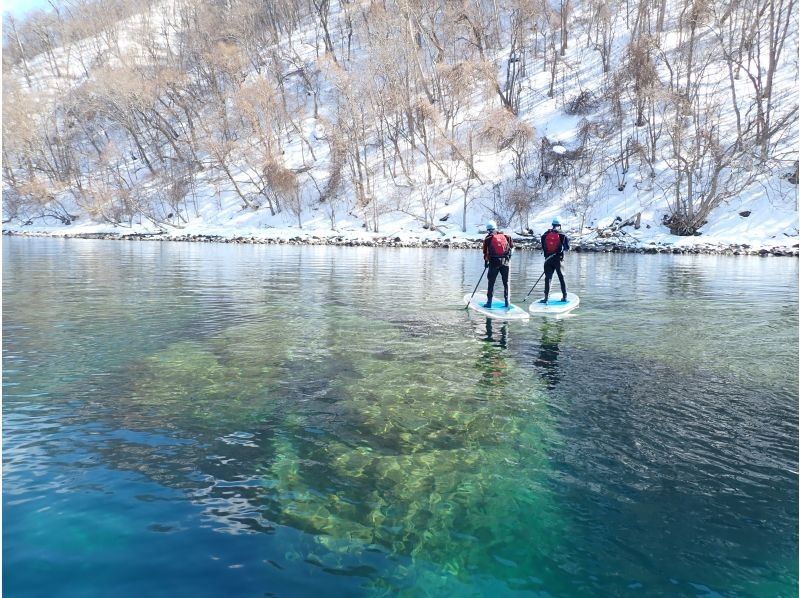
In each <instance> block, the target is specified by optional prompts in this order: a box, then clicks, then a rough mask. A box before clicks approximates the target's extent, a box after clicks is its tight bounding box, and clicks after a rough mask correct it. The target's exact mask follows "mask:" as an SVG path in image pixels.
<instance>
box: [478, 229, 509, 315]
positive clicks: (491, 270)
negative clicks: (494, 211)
mask: <svg viewBox="0 0 800 598" xmlns="http://www.w3.org/2000/svg"><path fill="white" fill-rule="evenodd" d="M513 248H514V242H513V241H512V240H511V237H509V236H508V235H507V234H505V233H503V232H501V231H499V230H497V223H496V222H495V221H494V220H490V221H489V222H488V223H487V224H486V238H485V239H484V240H483V264H484V267H485V268H488V279H489V287H488V288H487V289H486V305H484V307H486V308H491V307H492V295H493V294H494V283H495V280H497V275H498V274H500V276H501V278H502V279H503V297H504V298H505V300H506V307H508V306H509V304H508V262H509V260H510V259H511V250H512V249H513Z"/></svg>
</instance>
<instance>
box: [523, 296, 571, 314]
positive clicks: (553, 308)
mask: <svg viewBox="0 0 800 598" xmlns="http://www.w3.org/2000/svg"><path fill="white" fill-rule="evenodd" d="M542 299H544V297H542ZM580 303H581V298H580V297H578V296H577V295H576V294H575V293H567V300H566V301H562V300H561V293H556V294H555V297H553V296H551V297H550V298H549V299H548V300H547V303H540V302H539V301H535V302H533V303H531V304H530V306H529V307H528V311H529V312H531V313H532V314H535V315H543V316H546V315H559V314H565V313H567V312H568V311H572V310H573V309H575V308H576V307H578V305H580Z"/></svg>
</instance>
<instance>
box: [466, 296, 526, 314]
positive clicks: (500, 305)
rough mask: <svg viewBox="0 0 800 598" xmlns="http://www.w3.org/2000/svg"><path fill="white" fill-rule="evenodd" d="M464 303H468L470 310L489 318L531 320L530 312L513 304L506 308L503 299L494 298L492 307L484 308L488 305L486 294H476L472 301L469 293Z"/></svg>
mask: <svg viewBox="0 0 800 598" xmlns="http://www.w3.org/2000/svg"><path fill="white" fill-rule="evenodd" d="M464 303H466V304H467V305H468V306H469V308H470V309H474V310H475V311H477V312H478V313H481V314H483V315H484V316H486V317H487V318H494V319H495V320H527V319H528V318H530V314H528V312H526V311H525V310H524V309H522V308H521V307H517V306H516V305H514V304H513V303H512V304H510V305H509V306H508V307H506V303H505V301H503V298H502V297H501V298H500V299H497V298H492V307H484V304H485V303H486V293H483V292H479V293H475V296H474V297H472V300H471V301H470V294H469V293H467V294H466V295H464Z"/></svg>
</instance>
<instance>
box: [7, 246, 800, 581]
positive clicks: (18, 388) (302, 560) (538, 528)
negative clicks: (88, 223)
mask: <svg viewBox="0 0 800 598" xmlns="http://www.w3.org/2000/svg"><path fill="white" fill-rule="evenodd" d="M3 264H4V287H3V290H4V297H3V307H4V324H3V325H4V378H3V382H4V414H3V423H4V449H3V458H4V490H3V492H4V507H3V508H4V513H3V514H4V523H5V525H4V531H3V533H4V538H3V539H4V544H3V550H4V555H3V556H4V565H3V566H4V573H5V575H4V586H5V589H6V590H7V591H9V592H11V593H12V594H13V595H40V594H42V593H49V594H56V595H73V594H74V595H80V596H86V595H106V594H107V593H109V592H110V591H114V592H115V593H122V594H126V595H160V594H164V595H174V594H175V593H180V594H187V593H193V594H199V595H221V594H223V595H235V594H240V595H256V594H257V595H264V594H267V595H280V596H298V595H307V594H312V593H316V592H319V591H327V592H329V593H333V594H334V595H369V596H372V595H397V594H405V595H413V596H417V595H420V596H425V595H430V596H442V595H487V594H490V593H495V594H498V595H517V594H519V595H537V594H543V593H544V594H546V595H556V596H572V595H625V594H628V593H631V594H642V595H708V592H718V593H720V594H722V595H756V596H775V595H786V596H789V595H794V594H796V591H797V581H796V578H797V561H796V554H797V533H796V530H797V484H796V473H795V472H796V462H797V426H796V423H797V387H798V380H797V371H798V368H797V352H798V340H797V327H798V321H797V288H796V281H797V262H796V261H794V260H788V259H787V260H777V259H774V260H762V259H749V258H743V259H731V258H713V257H683V256H675V257H673V256H634V255H625V256H612V255H576V256H570V257H569V259H568V261H567V276H568V280H569V283H570V285H571V286H570V290H571V291H574V292H578V293H579V294H580V295H581V300H582V305H581V307H580V308H579V310H578V311H577V312H576V314H575V316H574V317H570V318H566V319H563V320H553V319H537V318H533V319H532V320H531V321H530V322H527V323H514V324H505V325H504V324H498V323H497V322H494V323H493V322H491V321H487V320H486V319H483V318H476V317H475V315H474V314H471V313H467V312H465V311H463V309H461V308H460V306H459V301H460V298H461V297H462V296H463V293H464V292H467V291H468V290H470V288H471V287H472V286H473V285H474V281H476V280H477V278H478V276H479V275H480V270H481V268H482V263H481V262H480V258H479V256H477V255H476V254H475V253H473V252H461V251H451V252H447V251H433V250H373V249H367V248H363V249H338V248H313V247H308V248H294V247H253V246H248V247H232V246H215V245H182V244H149V243H142V244H137V243H130V244H129V243H110V242H92V241H60V240H47V239H9V240H6V241H5V243H4V262H3ZM540 268H541V260H540V258H539V257H537V256H534V255H521V256H516V257H515V262H514V264H513V267H512V276H513V279H514V284H515V285H517V288H518V289H519V290H518V291H517V292H515V293H513V294H514V295H515V296H520V297H521V296H522V295H524V293H525V292H527V288H523V286H524V285H523V282H522V281H525V282H528V283H532V281H534V280H536V278H537V277H538V274H539V272H540ZM12 572H13V574H12Z"/></svg>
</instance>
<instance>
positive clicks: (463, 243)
mask: <svg viewBox="0 0 800 598" xmlns="http://www.w3.org/2000/svg"><path fill="white" fill-rule="evenodd" d="M3 234H4V235H6V236H19V237H57V238H65V239H101V240H113V241H174V242H189V243H236V244H249V245H329V246H341V247H411V248H414V247H417V248H423V247H424V248H434V249H480V248H481V246H482V244H483V238H482V237H481V238H476V239H451V238H449V237H448V238H442V239H402V238H401V237H398V236H387V237H376V238H373V239H353V238H346V237H344V236H341V235H339V236H335V237H319V236H316V235H313V236H299V235H298V236H294V237H290V238H285V237H272V238H270V237H264V238H261V237H242V236H238V237H223V236H221V235H192V234H186V235H173V234H168V233H40V232H20V231H10V230H4V231H3ZM514 247H515V249H516V250H517V251H540V250H541V244H540V243H539V240H538V239H529V238H525V237H522V238H518V239H515V241H514ZM799 248H800V244H798V243H795V244H793V245H792V246H791V247H789V246H776V247H771V248H763V249H753V248H752V247H751V246H750V245H747V244H731V245H716V244H711V243H699V244H695V245H692V246H688V247H674V246H673V245H670V244H661V243H658V244H655V243H651V244H645V245H641V244H637V243H635V242H631V241H628V240H625V239H621V238H619V237H617V238H614V237H612V238H603V239H599V238H595V239H593V240H574V241H573V242H572V247H571V251H574V252H576V253H641V254H662V253H665V254H673V255H680V254H703V255H759V256H762V257H769V256H776V257H798V256H800V249H799Z"/></svg>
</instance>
